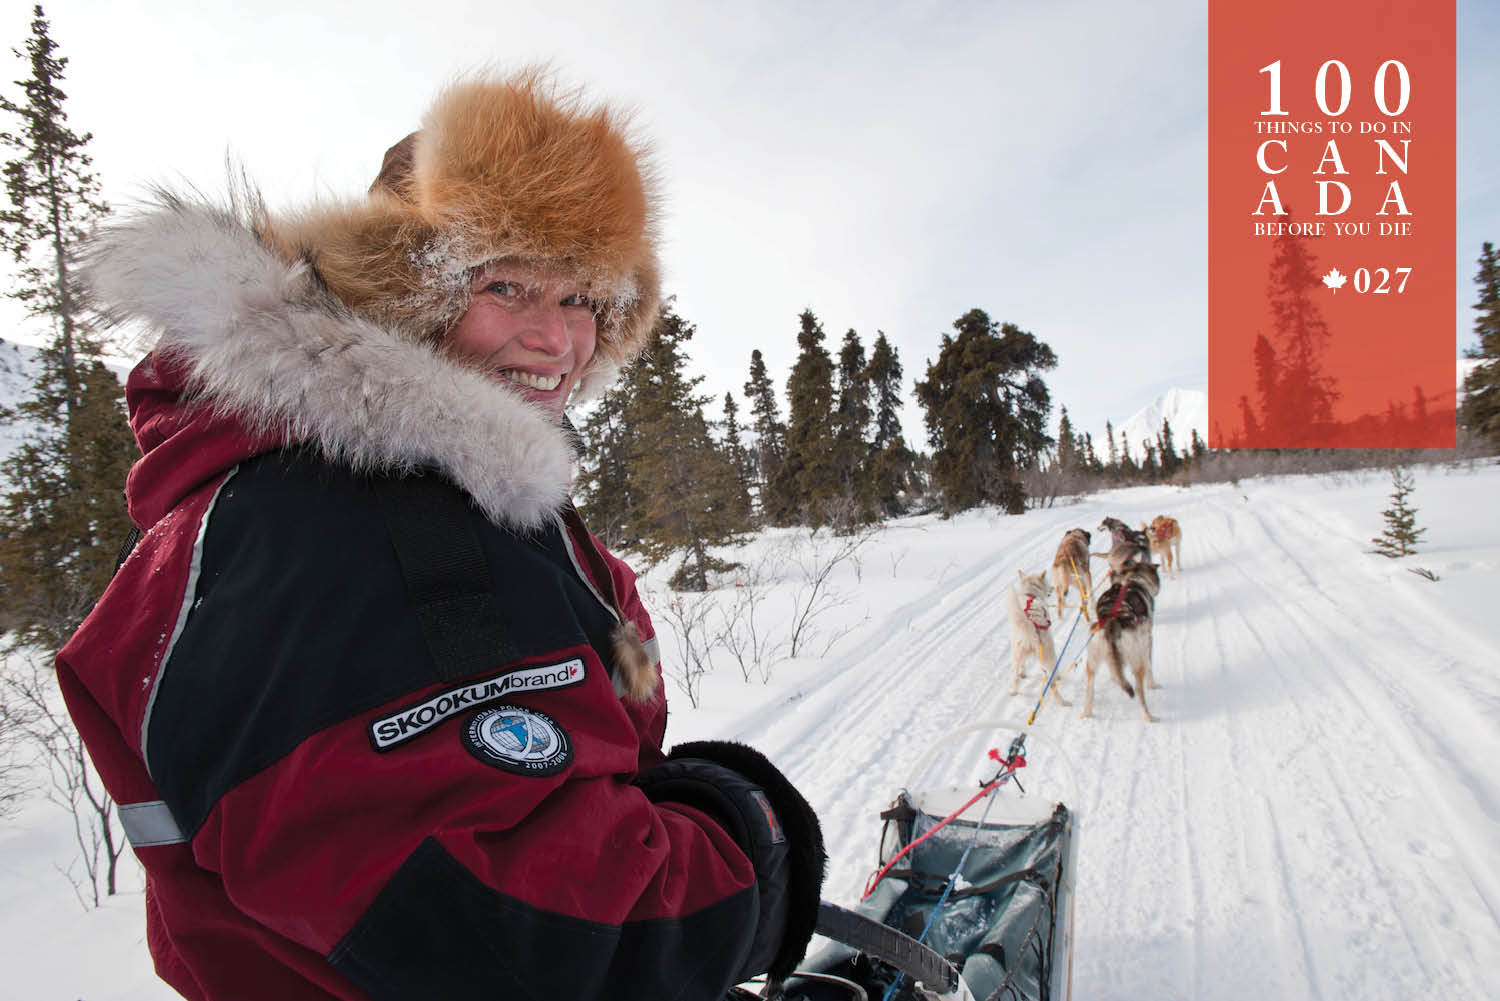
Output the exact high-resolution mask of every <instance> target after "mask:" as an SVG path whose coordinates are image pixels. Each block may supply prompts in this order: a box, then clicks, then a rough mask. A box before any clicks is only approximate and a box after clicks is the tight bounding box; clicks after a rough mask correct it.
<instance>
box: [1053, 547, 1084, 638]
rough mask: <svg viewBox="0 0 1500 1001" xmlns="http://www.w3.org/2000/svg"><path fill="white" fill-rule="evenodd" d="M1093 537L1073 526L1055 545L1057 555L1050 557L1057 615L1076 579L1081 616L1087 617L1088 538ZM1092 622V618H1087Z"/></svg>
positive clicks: (1060, 612) (1061, 614) (1061, 615)
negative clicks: (1081, 607) (1081, 608)
mask: <svg viewBox="0 0 1500 1001" xmlns="http://www.w3.org/2000/svg"><path fill="white" fill-rule="evenodd" d="M1092 538H1093V537H1092V536H1091V535H1089V533H1088V532H1086V531H1085V530H1084V529H1081V528H1075V529H1072V530H1071V531H1069V532H1068V534H1067V535H1064V536H1063V537H1062V542H1060V543H1058V545H1057V555H1056V556H1054V557H1052V590H1054V591H1056V592H1057V617H1058V618H1059V619H1061V618H1062V617H1063V599H1065V598H1066V597H1067V596H1068V592H1069V591H1070V590H1071V589H1072V587H1073V582H1074V580H1075V579H1076V580H1077V582H1078V593H1079V597H1080V600H1081V602H1082V606H1083V617H1084V618H1085V619H1089V591H1090V590H1092V587H1091V584H1092V579H1091V578H1092V575H1091V574H1090V572H1089V540H1090V539H1092ZM1089 621H1090V622H1092V621H1093V620H1092V619H1089Z"/></svg>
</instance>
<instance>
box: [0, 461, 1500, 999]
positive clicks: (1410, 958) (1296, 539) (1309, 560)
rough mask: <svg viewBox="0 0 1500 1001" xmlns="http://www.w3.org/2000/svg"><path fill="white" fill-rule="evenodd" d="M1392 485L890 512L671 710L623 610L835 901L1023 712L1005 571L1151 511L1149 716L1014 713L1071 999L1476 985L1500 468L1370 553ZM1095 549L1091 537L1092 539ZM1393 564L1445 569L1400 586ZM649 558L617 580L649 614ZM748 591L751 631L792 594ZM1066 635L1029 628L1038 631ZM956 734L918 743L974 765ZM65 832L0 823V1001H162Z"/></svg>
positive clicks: (35, 812)
mask: <svg viewBox="0 0 1500 1001" xmlns="http://www.w3.org/2000/svg"><path fill="white" fill-rule="evenodd" d="M1388 490H1389V487H1388V485H1387V484H1386V482H1385V479H1384V477H1383V476H1381V475H1380V474H1378V473H1373V474H1369V475H1365V476H1358V475H1356V476H1353V477H1335V476H1326V477H1297V478H1289V479H1285V480H1278V481H1271V482H1264V481H1246V482H1245V483H1243V484H1242V485H1240V486H1228V485H1221V486H1203V487H1194V488H1192V489H1187V490H1183V489H1177V488H1169V487H1152V488H1136V489H1130V490H1121V491H1115V492H1112V493H1108V494H1104V495H1099V496H1094V497H1089V498H1085V499H1083V500H1082V501H1081V502H1078V503H1073V504H1069V505H1067V506H1060V507H1056V508H1051V509H1045V510H1039V511H1029V512H1027V513H1026V514H1025V515H1022V516H1020V517H1006V516H1003V515H1000V514H997V513H995V512H993V511H972V512H966V513H964V514H962V515H959V516H957V517H955V518H953V519H951V520H948V521H941V520H938V519H935V518H932V517H920V518H908V519H902V520H899V521H896V522H893V523H891V524H890V525H888V526H886V527H885V528H884V529H883V530H882V531H881V532H879V533H878V534H877V535H876V536H875V537H874V538H873V539H871V540H870V541H869V544H868V546H867V548H866V549H865V550H863V551H862V553H861V555H860V559H859V560H857V561H851V562H850V563H848V564H846V565H844V566H841V567H840V568H839V569H838V573H837V574H836V575H835V578H834V579H833V580H832V583H833V585H834V586H835V587H837V589H838V590H839V592H840V599H841V600H840V601H839V602H835V603H832V604H831V605H830V607H829V609H828V611H827V612H826V614H824V615H823V616H822V617H821V618H820V619H818V621H817V622H816V623H815V625H816V626H817V631H818V633H819V635H818V636H817V637H816V638H815V639H814V641H813V642H811V643H809V644H808V645H807V647H806V652H805V653H804V655H803V656H801V657H799V658H798V659H797V660H795V661H786V662H780V663H777V664H774V665H771V666H772V678H771V680H770V682H769V683H768V684H764V685H763V684H759V683H753V684H746V683H745V682H744V681H743V680H742V678H741V676H740V671H739V668H738V666H737V665H736V664H734V663H733V661H732V659H730V658H729V656H728V655H727V653H726V651H724V650H720V651H718V656H717V659H716V660H715V663H714V670H713V671H712V672H711V673H710V675H709V676H708V678H706V679H705V683H704V686H703V690H702V705H701V707H697V708H695V707H693V706H691V705H690V704H689V701H688V699H687V698H686V697H684V695H683V694H682V693H681V691H680V690H679V688H678V681H679V680H680V676H679V675H677V674H675V672H676V671H677V670H678V665H677V663H676V662H677V660H678V659H679V658H678V657H677V656H676V655H675V654H674V652H673V651H674V647H675V642H674V638H673V636H672V635H671V630H670V627H669V622H668V616H666V615H664V614H661V611H660V608H659V606H651V607H653V610H655V611H656V612H657V615H656V624H657V628H658V630H660V631H662V649H663V656H664V659H665V661H666V668H667V671H668V675H669V678H671V679H672V680H670V681H669V684H670V685H671V686H672V687H671V689H670V690H669V691H670V697H671V700H672V702H671V717H670V721H669V725H668V734H667V736H668V741H669V742H670V743H678V742H681V741H683V740H691V739H695V738H699V737H738V738H740V739H743V740H746V741H748V742H749V743H752V744H755V745H756V746H758V747H761V748H762V749H764V750H765V751H766V752H767V753H768V754H770V756H771V757H772V758H773V759H774V760H775V761H776V762H777V763H779V764H780V765H781V766H782V767H783V768H785V769H786V770H787V772H788V773H789V774H790V776H791V777H792V779H793V780H794V781H795V782H796V783H797V784H798V786H799V787H800V788H802V789H803V790H804V792H806V794H807V795H808V798H809V799H810V800H812V802H813V804H814V806H816V807H817V809H818V811H819V814H820V816H821V818H822V821H823V825H824V831H825V834H826V836H827V840H828V844H829V848H830V853H831V856H832V858H831V860H830V869H829V879H828V884H827V894H826V895H827V896H828V897H829V898H830V899H832V900H834V901H836V902H838V903H844V904H852V903H853V902H854V901H855V900H857V899H858V897H859V894H860V891H861V890H862V888H863V886H864V883H865V880H866V878H867V877H868V876H869V874H870V873H871V871H872V870H873V869H874V868H875V861H876V860H875V855H876V849H877V846H876V839H877V836H878V832H879V820H878V813H879V811H880V810H881V809H883V808H884V807H885V806H886V805H887V804H888V803H889V801H890V799H891V798H892V796H893V795H894V794H895V792H896V791H897V790H898V789H899V788H900V787H901V785H902V784H903V783H904V782H905V781H906V780H907V778H908V776H909V774H910V772H911V770H912V768H913V766H914V764H915V763H916V761H917V760H918V759H919V758H920V757H922V755H923V754H924V753H926V752H927V751H928V750H929V749H930V748H932V746H933V744H934V742H935V741H936V740H938V739H939V738H940V737H942V736H943V735H945V734H947V733H948V732H950V731H952V730H955V729H957V728H960V727H963V726H966V725H969V724H972V723H975V722H978V721H982V720H996V719H1000V720H1008V721H1011V722H1013V723H1016V724H1021V723H1024V722H1025V719H1026V716H1027V714H1028V713H1029V712H1030V711H1031V709H1032V706H1033V705H1034V704H1035V702H1036V696H1037V692H1038V689H1039V687H1040V685H1041V683H1042V675H1041V672H1039V671H1037V670H1036V669H1035V668H1033V669H1032V670H1031V671H1030V673H1029V676H1028V678H1027V679H1026V682H1025V683H1024V684H1023V687H1022V690H1021V694H1020V695H1018V696H1016V697H1014V698H1012V697H1009V696H1008V695H1007V694H1006V692H1007V691H1008V690H1009V687H1010V674H1009V664H1008V657H1009V637H1008V629H1009V626H1008V624H1007V621H1006V618H1005V615H1004V613H1003V610H1002V609H1003V606H1002V604H1001V597H1002V592H1003V590H1004V589H1005V588H1007V587H1009V586H1010V584H1011V583H1012V582H1013V581H1014V580H1015V577H1016V571H1017V570H1026V571H1027V572H1035V571H1037V570H1041V569H1044V568H1045V567H1047V566H1048V565H1049V564H1050V563H1051V560H1052V554H1053V552H1054V550H1055V547H1056V545H1057V542H1058V540H1059V539H1061V537H1062V535H1063V533H1064V532H1065V531H1066V530H1068V529H1070V528H1074V527H1083V528H1086V529H1088V530H1089V531H1091V532H1094V531H1095V529H1096V527H1097V526H1098V524H1099V521H1100V519H1101V518H1103V517H1104V516H1105V515H1113V516H1115V517H1119V518H1122V519H1124V520H1125V521H1127V522H1129V523H1131V524H1139V523H1141V522H1142V521H1145V520H1148V519H1149V518H1150V517H1152V516H1154V515H1157V514H1170V515H1173V516H1175V517H1176V518H1178V519H1179V520H1180V521H1181V522H1182V526H1183V547H1182V556H1183V559H1184V560H1185V566H1184V568H1183V570H1182V571H1181V573H1180V574H1179V575H1178V576H1177V578H1176V579H1175V580H1174V579H1167V580H1165V581H1164V582H1163V589H1162V594H1161V597H1160V601H1159V603H1158V605H1157V625H1156V634H1155V635H1156V672H1155V673H1156V677H1157V679H1158V680H1159V681H1160V682H1161V684H1162V686H1163V687H1161V688H1160V689H1157V690H1154V691H1151V692H1150V693H1149V695H1150V700H1151V708H1152V711H1153V712H1154V713H1156V714H1157V715H1158V716H1159V717H1160V718H1161V722H1160V723H1157V724H1154V725H1149V726H1148V725H1146V724H1144V723H1142V722H1141V719H1140V712H1139V710H1138V708H1137V707H1136V705H1135V704H1134V703H1133V702H1132V701H1130V700H1127V699H1126V697H1125V695H1124V693H1123V692H1121V691H1120V690H1119V688H1118V687H1116V686H1115V684H1114V682H1113V681H1110V680H1108V679H1107V678H1105V677H1101V678H1100V679H1099V681H1098V689H1097V692H1096V696H1095V707H1094V708H1095V716H1096V718H1094V719H1091V720H1080V719H1078V718H1077V712H1078V706H1077V703H1078V701H1079V700H1080V699H1081V697H1082V694H1083V670H1082V668H1081V666H1080V667H1078V668H1075V669H1074V670H1073V671H1071V672H1070V673H1066V674H1064V675H1063V676H1062V677H1061V680H1060V684H1061V686H1062V690H1063V692H1064V693H1065V694H1066V695H1067V696H1068V697H1069V698H1070V699H1072V700H1073V701H1074V702H1075V705H1074V707H1073V708H1071V709H1064V708H1062V707H1059V706H1056V705H1054V704H1050V703H1049V704H1048V705H1046V706H1044V707H1043V708H1042V710H1041V712H1040V714H1039V715H1038V717H1037V721H1036V725H1035V727H1034V728H1033V733H1034V734H1035V736H1036V739H1034V740H1032V741H1031V742H1030V745H1029V747H1028V761H1029V763H1028V765H1027V767H1026V768H1025V769H1023V771H1022V774H1021V780H1022V782H1023V783H1025V784H1026V785H1027V788H1028V789H1031V790H1036V791H1041V790H1042V789H1044V788H1045V786H1046V783H1047V781H1048V780H1049V778H1050V779H1051V780H1055V779H1056V778H1057V777H1058V775H1059V774H1060V770H1059V769H1057V768H1056V767H1055V766H1056V764H1057V756H1056V755H1055V754H1053V753H1052V751H1051V750H1050V748H1049V747H1048V746H1047V745H1048V741H1056V742H1057V744H1058V745H1059V746H1061V747H1062V748H1064V749H1065V752H1066V755H1067V758H1068V759H1069V760H1070V761H1071V763H1072V764H1073V766H1074V767H1075V768H1076V785H1075V787H1074V788H1075V789H1076V793H1075V794H1070V797H1068V801H1069V804H1070V805H1071V806H1073V807H1075V809H1076V811H1077V816H1078V823H1079V826H1078V845H1077V857H1076V863H1077V866H1076V869H1077V884H1076V887H1077V896H1076V899H1077V910H1076V915H1075V926H1074V932H1075V950H1074V983H1073V994H1072V997H1073V998H1074V999H1075V1001H1143V999H1148V998H1149V999H1152V1001H1156V999H1189V998H1191V999H1195V1001H1238V999H1254V1001H1262V999H1266V998H1275V999H1302V998H1309V999H1318V1001H1344V999H1349V1001H1411V999H1413V998H1442V999H1443V1001H1489V999H1492V998H1494V997H1495V993H1496V992H1495V990H1494V987H1493V970H1494V968H1495V966H1496V962H1497V960H1500V851H1497V849H1496V847H1495V846H1496V845H1500V770H1497V769H1496V768H1495V767H1494V766H1495V763H1496V762H1500V619H1497V617H1496V616H1495V615H1494V612H1493V599H1492V598H1491V596H1490V595H1491V594H1492V592H1493V591H1494V588H1495V585H1496V583H1497V582H1500V523H1497V522H1496V520H1495V518H1494V515H1493V498H1494V497H1495V496H1497V495H1500V466H1497V465H1494V464H1485V465H1484V466H1483V467H1482V468H1480V469H1478V470H1472V469H1469V470H1466V469H1464V468H1462V467H1458V468H1454V469H1441V468H1432V469H1427V468H1419V469H1418V470H1417V490H1416V494H1415V499H1416V504H1417V507H1418V508H1419V512H1420V514H1419V521H1420V522H1421V523H1422V524H1424V525H1425V526H1427V528H1428V529H1429V534H1428V537H1427V538H1426V539H1425V540H1424V542H1423V544H1422V547H1421V555H1420V556H1419V557H1415V558H1411V559H1407V560H1397V561H1391V560H1385V559H1382V558H1380V557H1376V556H1371V555H1370V554H1369V553H1368V552H1367V550H1368V549H1369V548H1370V545H1369V541H1368V540H1369V538H1370V536H1371V535H1372V534H1374V533H1376V532H1377V531H1378V530H1379V525H1380V519H1379V512H1380V510H1381V508H1382V507H1384V506H1386V502H1387V494H1388ZM798 539H801V540H804V541H805V540H806V533H805V532H801V533H798V532H793V531H791V530H770V531H767V532H764V533H761V534H760V535H758V536H757V537H755V538H754V539H753V540H752V541H750V542H749V543H748V544H747V545H746V546H745V547H744V548H743V549H742V550H737V551H734V552H730V553H727V554H726V555H728V556H729V557H730V558H732V559H735V560H740V561H743V562H745V563H747V564H754V563H755V562H756V560H757V559H758V558H760V557H763V556H766V555H768V554H773V553H775V552H776V551H778V550H777V547H780V546H783V545H785V544H787V543H790V542H795V541H797V540H798ZM1106 547H1107V540H1105V539H1104V537H1103V536H1102V535H1101V534H1098V533H1096V534H1095V536H1094V545H1093V546H1092V547H1091V548H1093V549H1094V550H1095V551H1096V552H1098V551H1102V550H1104V549H1105V548H1106ZM1101 567H1102V562H1101V561H1095V569H1096V570H1099V569H1100V568H1101ZM1418 567H1426V568H1429V569H1432V570H1434V571H1436V572H1437V573H1438V575H1439V576H1440V577H1441V581H1440V582H1434V581H1426V580H1422V579H1420V578H1418V577H1417V576H1414V575H1413V574H1411V573H1408V572H1407V570H1408V569H1414V568H1418ZM672 569H673V565H672V564H666V565H663V566H661V567H658V568H656V569H655V570H653V571H651V572H650V573H648V574H647V575H646V576H645V577H644V578H643V581H642V583H643V587H645V588H646V591H647V601H648V606H649V605H650V604H651V602H652V600H653V592H655V594H656V595H658V596H659V595H660V591H659V590H657V589H659V588H660V587H661V586H662V585H663V584H664V581H665V578H666V577H667V576H668V575H669V574H670V572H671V570H672ZM766 586H767V588H768V591H767V594H766V603H765V605H764V606H763V607H762V609H761V613H762V618H761V620H760V621H761V622H762V624H763V626H764V627H765V630H766V631H765V633H764V634H763V636H762V638H771V637H772V633H773V632H775V631H776V630H778V629H782V628H784V622H785V619H786V613H787V609H788V602H789V601H790V595H791V593H792V592H793V591H795V590H796V582H795V581H794V580H792V579H790V578H789V577H784V578H782V579H781V580H779V582H771V583H768V584H767V585H766ZM734 594H735V592H734V590H733V589H731V588H728V587H726V588H725V589H723V590H722V591H721V592H720V593H718V594H717V595H715V596H713V600H715V601H721V602H726V603H727V602H732V601H733V599H734ZM1071 614H1072V613H1069V615H1070V616H1071ZM1071 622H1072V620H1071V617H1067V618H1064V619H1063V621H1061V622H1059V623H1057V624H1055V625H1054V627H1053V628H1054V629H1056V630H1057V633H1056V635H1057V638H1058V639H1059V641H1060V640H1061V639H1062V637H1064V636H1066V635H1067V630H1068V627H1069V626H1070V625H1071ZM1086 632H1087V627H1085V626H1082V625H1080V626H1079V628H1078V629H1077V631H1076V632H1075V634H1074V636H1073V639H1072V644H1071V646H1070V648H1069V649H1068V651H1067V653H1066V655H1065V658H1064V661H1063V664H1064V667H1066V666H1067V664H1068V663H1069V662H1070V661H1072V660H1073V656H1074V654H1075V653H1076V652H1077V651H1079V650H1080V649H1081V648H1082V646H1083V643H1084V640H1085V634H1086ZM839 637H841V638H839ZM830 638H835V639H836V642H834V644H833V646H832V647H830V648H829V649H828V650H827V651H826V652H825V651H824V650H823V649H822V647H823V645H824V644H825V643H826V642H827V641H828V640H829V639H830ZM1042 738H1046V739H1042ZM1008 739H1009V735H1008V734H1007V735H1002V736H1000V737H999V742H1000V743H1001V746H1000V749H1001V750H1004V743H1003V742H1004V741H1007V740H1008ZM984 743H985V741H984V739H981V738H979V737H975V738H973V739H972V740H968V741H966V742H965V743H964V744H963V745H962V746H960V747H957V748H955V749H953V751H952V752H951V754H948V753H945V754H943V755H940V758H939V760H940V761H942V760H950V759H951V763H952V764H953V767H954V769H955V771H959V772H963V771H968V772H971V773H973V772H979V771H985V770H986V768H987V767H988V770H989V771H990V772H992V771H993V766H992V765H989V764H988V763H987V762H985V761H984V760H983V759H984V750H985V746H984ZM1049 756H1050V757H1049ZM971 758H972V759H973V760H972V761H971V760H968V759H971ZM1049 768H1051V771H1050V772H1049ZM71 838H72V831H71V828H70V826H69V824H68V820H67V817H66V814H65V813H64V812H63V811H60V810H58V809H57V808H56V807H55V806H53V805H51V804H49V803H46V802H44V801H42V800H41V799H40V797H38V798H36V800H35V801H33V802H29V803H28V804H27V805H26V807H25V809H24V810H22V811H21V812H20V814H19V815H18V816H16V817H14V818H9V819H7V821H6V823H5V824H4V825H0V894H3V896H4V898H5V900H6V906H5V907H4V908H0V942H3V943H5V945H4V946H3V947H0V948H3V950H4V951H3V953H0V957H3V960H4V962H5V965H6V972H7V988H8V989H9V993H7V994H6V995H5V996H6V997H10V996H15V997H26V998H57V999H59V1001H68V999H73V998H87V999H88V1001H168V999H170V998H172V997H174V996H175V995H174V994H173V993H172V991H170V990H169V989H168V988H167V987H166V986H165V985H164V984H162V983H161V982H160V981H159V980H157V979H156V978H155V977H154V975H153V974H152V972H151V969H150V960H149V958H148V956H147V954H146V949H145V944H144V903H143V901H142V899H141V894H140V888H139V872H138V870H136V869H135V868H134V867H133V865H132V864H130V863H128V862H127V863H126V864H125V865H124V866H122V880H123V881H124V882H125V884H126V886H127V891H126V893H124V894H122V895H121V896H120V897H116V898H112V899H110V900H109V901H107V902H106V904H105V906H104V907H103V908H101V909H100V910H99V911H93V912H88V913H85V912H83V911H82V910H81V909H80V908H79V907H78V904H77V902H76V901H75V900H74V899H73V898H72V895H71V893H70V889H71V888H70V887H69V886H68V883H67V881H66V880H65V879H64V878H63V877H62V876H61V875H59V874H58V872H57V871H56V869H57V868H59V867H65V866H66V865H67V863H68V859H69V857H70V851H71V849H70V848H69V845H70V844H71ZM80 955H86V956H88V957H89V958H90V963H88V964H82V965H80V964H79V963H78V962H77V957H78V956H80Z"/></svg>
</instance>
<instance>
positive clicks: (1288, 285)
mask: <svg viewBox="0 0 1500 1001" xmlns="http://www.w3.org/2000/svg"><path fill="white" fill-rule="evenodd" d="M1275 252H1276V256H1275V258H1274V259H1273V260H1272V262H1271V268H1270V275H1269V278H1268V281H1267V285H1266V298H1267V300H1268V301H1269V302H1270V305H1271V315H1272V325H1273V328H1274V330H1275V336H1276V343H1275V344H1274V345H1273V346H1274V348H1275V351H1274V353H1273V355H1272V358H1273V360H1274V367H1273V368H1272V369H1270V370H1269V372H1268V374H1270V375H1272V376H1273V378H1272V382H1271V383H1270V384H1269V385H1268V387H1267V388H1270V389H1271V395H1270V398H1269V399H1268V400H1267V401H1265V403H1264V405H1263V407H1262V412H1261V415H1262V420H1261V427H1262V428H1264V430H1265V431H1266V432H1267V433H1268V434H1271V435H1274V436H1275V438H1276V442H1277V443H1278V444H1281V445H1285V444H1286V441H1287V439H1288V438H1289V437H1295V438H1297V439H1298V440H1301V439H1303V438H1305V437H1306V436H1307V435H1308V434H1309V433H1310V432H1311V431H1312V430H1313V429H1316V428H1317V427H1318V426H1319V425H1327V424H1330V423H1331V422H1332V421H1333V405H1334V404H1335V403H1336V402H1338V399H1339V396H1340V393H1339V391H1338V388H1337V383H1336V381H1335V380H1334V378H1333V377H1332V376H1330V375H1328V374H1327V373H1326V372H1325V371H1324V367H1323V358H1324V355H1325V354H1326V352H1327V348H1328V344H1329V342H1330V341H1331V340H1332V338H1333V334H1332V332H1331V331H1330V330H1329V329H1328V323H1327V321H1326V320H1324V319H1323V312H1322V310H1321V309H1320V308H1319V307H1318V295H1319V293H1320V292H1321V291H1322V290H1323V283H1322V279H1321V276H1320V275H1319V274H1318V270H1319V269H1318V267H1317V263H1318V262H1317V258H1315V257H1314V256H1313V255H1312V253H1311V252H1310V251H1309V250H1308V249H1307V244H1306V241H1304V240H1302V239H1301V238H1299V237H1295V236H1281V237H1278V238H1277V239H1276V242H1275ZM1255 360H1256V364H1257V368H1259V365H1260V361H1261V359H1260V345H1259V341H1257V345H1256V359H1255ZM1247 430H1248V429H1247Z"/></svg>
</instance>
